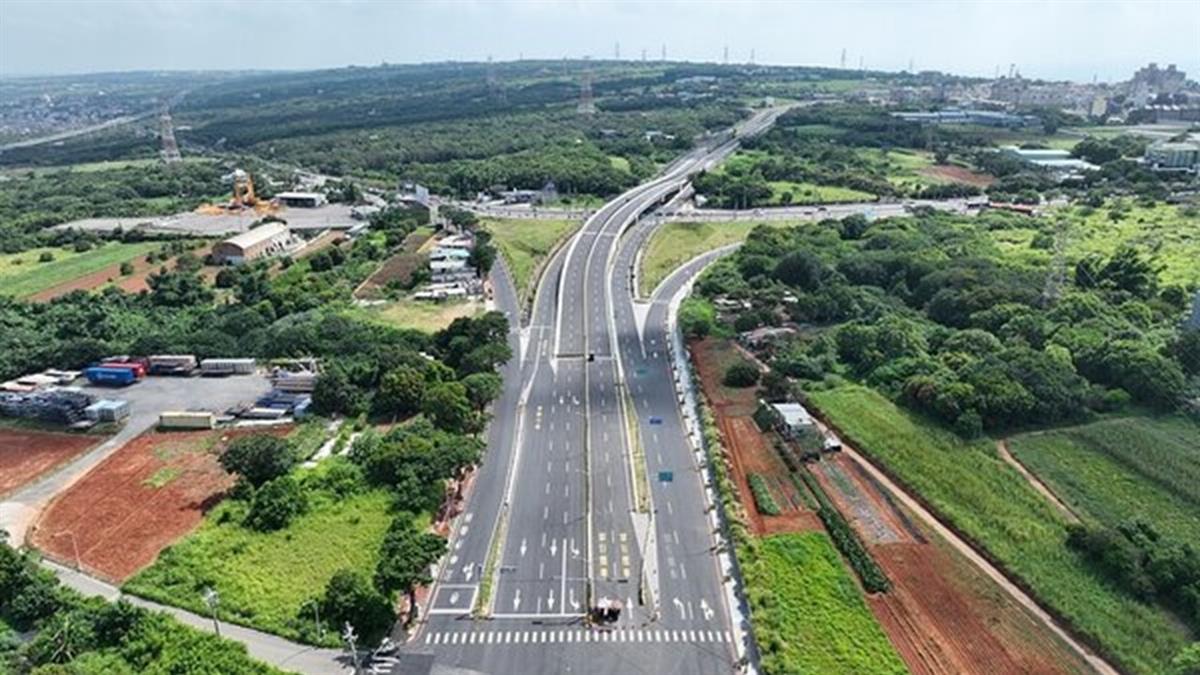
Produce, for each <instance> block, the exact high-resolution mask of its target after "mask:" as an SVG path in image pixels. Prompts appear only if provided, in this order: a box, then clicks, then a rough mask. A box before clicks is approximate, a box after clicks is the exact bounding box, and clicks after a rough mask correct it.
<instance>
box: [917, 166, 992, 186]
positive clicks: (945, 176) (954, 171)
mask: <svg viewBox="0 0 1200 675" xmlns="http://www.w3.org/2000/svg"><path fill="white" fill-rule="evenodd" d="M921 173H923V174H925V175H926V176H930V177H932V178H938V179H940V180H944V181H948V182H951V183H962V184H963V185H974V186H975V187H980V188H985V187H988V186H989V185H991V184H992V183H995V182H996V179H995V178H994V177H992V176H990V175H988V174H986V173H975V172H974V171H971V170H970V169H967V168H964V167H961V166H953V165H945V166H930V167H926V168H924V169H921Z"/></svg>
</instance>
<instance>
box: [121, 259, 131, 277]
mask: <svg viewBox="0 0 1200 675" xmlns="http://www.w3.org/2000/svg"><path fill="white" fill-rule="evenodd" d="M130 274H133V263H131V262H129V261H128V260H126V261H125V262H123V263H121V276H123V277H127V276H129V275H130Z"/></svg>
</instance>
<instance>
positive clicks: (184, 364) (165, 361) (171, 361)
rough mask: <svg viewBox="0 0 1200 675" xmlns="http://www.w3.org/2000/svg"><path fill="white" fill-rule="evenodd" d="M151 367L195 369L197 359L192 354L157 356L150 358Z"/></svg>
mask: <svg viewBox="0 0 1200 675" xmlns="http://www.w3.org/2000/svg"><path fill="white" fill-rule="evenodd" d="M149 361H150V365H151V366H164V367H168V368H195V367H196V357H194V356H192V355H191V354H155V355H153V356H151V357H150V358H149Z"/></svg>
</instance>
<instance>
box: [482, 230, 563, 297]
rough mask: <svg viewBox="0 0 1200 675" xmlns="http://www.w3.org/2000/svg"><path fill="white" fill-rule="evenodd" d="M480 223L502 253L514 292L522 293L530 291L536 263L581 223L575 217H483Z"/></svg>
mask: <svg viewBox="0 0 1200 675" xmlns="http://www.w3.org/2000/svg"><path fill="white" fill-rule="evenodd" d="M483 224H484V226H485V227H486V228H487V229H488V231H489V232H491V233H492V237H493V238H494V240H495V242H496V246H498V247H499V248H500V252H501V253H502V254H503V255H504V261H505V262H506V263H507V264H508V271H509V272H510V273H511V274H512V279H513V284H514V285H516V287H517V293H518V294H519V295H520V296H521V297H525V295H526V293H529V292H530V291H531V286H532V284H533V283H534V278H533V275H534V271H535V270H536V269H537V266H538V263H540V262H541V261H542V260H544V259H545V258H546V256H547V255H548V254H549V253H550V251H551V250H552V249H553V248H554V245H555V244H556V243H558V242H559V241H560V240H562V239H564V238H565V237H566V236H567V235H568V234H570V233H571V232H573V231H575V229H576V228H577V227H579V225H580V224H581V223H580V222H579V221H575V220H538V219H532V218H531V219H517V218H485V219H484V220H483Z"/></svg>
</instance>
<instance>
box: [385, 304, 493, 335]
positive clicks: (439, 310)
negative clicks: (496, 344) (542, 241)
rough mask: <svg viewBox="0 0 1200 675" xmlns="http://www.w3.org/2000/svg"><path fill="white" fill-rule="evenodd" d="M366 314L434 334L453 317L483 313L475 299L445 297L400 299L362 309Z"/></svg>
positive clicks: (447, 324)
mask: <svg viewBox="0 0 1200 675" xmlns="http://www.w3.org/2000/svg"><path fill="white" fill-rule="evenodd" d="M363 312H365V313H366V314H367V315H368V316H369V317H371V318H374V319H376V320H378V321H382V322H384V323H388V324H391V325H393V326H396V327H397V328H413V329H416V330H420V331H425V332H426V333H435V332H437V331H439V330H441V329H443V328H445V327H446V326H449V325H450V323H451V322H452V321H454V320H455V319H457V318H459V317H461V316H466V317H472V316H476V315H478V314H482V313H483V303H481V302H478V301H475V300H446V301H444V302H432V301H429V300H415V299H413V298H402V299H400V300H395V301H389V302H387V303H386V304H383V305H378V306H376V307H372V308H370V309H366V310H363Z"/></svg>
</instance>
